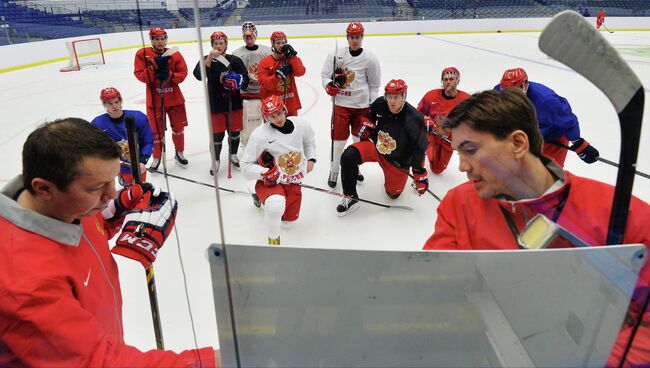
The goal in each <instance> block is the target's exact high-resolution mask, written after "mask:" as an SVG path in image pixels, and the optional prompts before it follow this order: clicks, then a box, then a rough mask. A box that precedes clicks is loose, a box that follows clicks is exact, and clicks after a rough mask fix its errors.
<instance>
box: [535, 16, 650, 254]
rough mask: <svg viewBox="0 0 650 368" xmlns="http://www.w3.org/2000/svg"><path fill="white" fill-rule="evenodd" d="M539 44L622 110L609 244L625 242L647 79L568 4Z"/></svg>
mask: <svg viewBox="0 0 650 368" xmlns="http://www.w3.org/2000/svg"><path fill="white" fill-rule="evenodd" d="M539 48H540V49H541V50H542V51H543V52H545V53H546V54H547V55H549V56H551V57H553V58H554V59H556V60H558V61H560V62H562V63H563V64H565V65H567V66H569V67H571V68H572V69H573V70H575V71H576V72H578V73H579V74H581V75H582V76H584V77H585V78H587V79H588V80H589V81H590V82H592V83H593V84H594V85H596V87H598V88H599V89H600V90H601V91H602V92H603V93H604V94H605V95H606V96H607V98H608V99H609V100H610V101H611V102H612V104H613V105H614V109H615V110H616V112H617V114H618V119H619V124H620V126H621V151H620V158H619V169H618V175H617V179H616V190H615V192H614V202H613V204H612V212H611V216H610V219H609V228H608V232H607V244H609V245H611V244H621V243H622V242H623V235H624V233H625V227H626V224H627V214H628V210H629V206H630V198H631V196H632V185H633V184H634V172H635V168H636V160H637V156H638V153H639V140H640V137H641V123H642V118H643V103H644V91H643V85H642V84H641V81H640V80H639V78H638V77H637V76H636V74H634V72H633V71H632V69H631V68H630V67H629V65H627V63H626V62H625V61H624V60H623V58H621V56H620V55H619V54H618V52H616V50H615V49H614V47H612V45H610V44H609V42H608V41H607V40H606V39H605V37H603V35H602V34H600V32H598V31H597V30H596V29H595V28H594V27H592V26H591V24H589V23H588V22H587V21H586V20H585V19H584V18H583V17H582V16H581V15H580V14H578V13H576V12H574V11H570V10H566V11H563V12H561V13H559V14H558V15H556V16H555V17H554V18H553V20H552V21H551V22H550V23H549V24H548V25H547V26H546V28H545V29H544V31H543V32H542V34H541V35H540V38H539Z"/></svg>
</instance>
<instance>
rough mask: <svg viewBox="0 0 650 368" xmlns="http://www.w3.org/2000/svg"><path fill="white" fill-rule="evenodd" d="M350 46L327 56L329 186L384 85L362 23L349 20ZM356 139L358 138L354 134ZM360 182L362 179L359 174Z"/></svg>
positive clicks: (337, 173)
mask: <svg viewBox="0 0 650 368" xmlns="http://www.w3.org/2000/svg"><path fill="white" fill-rule="evenodd" d="M346 33H347V40H348V46H347V47H340V48H338V49H337V50H336V53H335V54H333V53H330V54H329V55H328V56H327V58H326V59H325V64H324V65H323V70H322V72H321V79H322V83H323V87H324V88H325V91H326V92H327V94H328V95H330V96H332V98H333V99H334V111H333V124H332V125H333V126H332V127H331V128H330V129H331V130H332V131H331V132H330V134H331V139H332V148H331V149H332V152H331V163H330V174H329V179H328V181H327V185H329V186H330V187H331V188H334V187H336V181H337V179H338V175H339V168H340V162H341V154H342V153H343V149H344V148H345V144H346V142H347V140H348V137H349V136H350V132H357V131H359V128H360V127H361V120H360V119H361V117H364V116H366V114H368V111H369V106H370V104H371V103H372V102H373V101H374V100H375V99H377V97H378V90H379V86H380V84H381V69H380V67H379V61H378V60H377V58H376V57H375V55H374V54H372V53H371V52H370V51H368V50H364V49H363V47H362V42H363V34H364V28H363V25H362V24H361V23H358V22H353V23H350V24H349V25H348V27H347V29H346ZM352 140H353V142H355V143H356V142H359V138H357V137H356V136H353V137H352ZM357 180H358V181H363V175H361V174H359V176H358V178H357Z"/></svg>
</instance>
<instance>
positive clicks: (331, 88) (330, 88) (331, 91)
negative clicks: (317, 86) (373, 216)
mask: <svg viewBox="0 0 650 368" xmlns="http://www.w3.org/2000/svg"><path fill="white" fill-rule="evenodd" d="M325 92H327V94H328V95H330V96H332V97H334V96H336V95H338V94H339V92H341V90H340V89H338V88H337V87H336V85H334V82H329V83H327V85H326V86H325Z"/></svg>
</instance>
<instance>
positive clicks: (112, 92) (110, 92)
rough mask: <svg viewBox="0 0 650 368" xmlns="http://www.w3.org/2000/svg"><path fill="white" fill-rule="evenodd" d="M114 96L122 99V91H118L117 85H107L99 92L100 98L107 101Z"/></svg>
mask: <svg viewBox="0 0 650 368" xmlns="http://www.w3.org/2000/svg"><path fill="white" fill-rule="evenodd" d="M114 98H119V99H120V100H121V99H122V95H121V94H120V91H118V90H117V88H115V87H106V88H104V89H103V90H102V92H101V93H100V94H99V99H100V100H102V102H106V101H108V100H112V99H114Z"/></svg>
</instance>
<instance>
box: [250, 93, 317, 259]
mask: <svg viewBox="0 0 650 368" xmlns="http://www.w3.org/2000/svg"><path fill="white" fill-rule="evenodd" d="M262 114H263V116H264V120H265V121H267V122H268V124H263V125H261V126H260V127H258V128H256V129H255V130H254V131H253V133H252V134H251V136H250V139H249V141H248V144H247V145H246V149H245V150H244V156H243V158H242V161H241V166H242V172H243V173H244V177H245V178H247V179H250V180H253V179H254V180H257V182H256V183H255V195H256V196H257V197H258V199H259V202H261V203H262V204H264V223H265V224H266V229H267V232H268V241H269V245H275V246H277V245H279V244H280V228H281V227H285V228H286V227H289V226H291V225H292V224H293V223H294V221H296V220H297V219H298V215H299V214H300V204H301V201H302V191H301V189H302V188H301V187H300V186H298V185H296V184H298V183H300V182H302V179H303V178H304V177H305V175H307V174H308V173H309V172H311V171H312V170H313V169H314V164H315V163H316V141H315V139H314V131H313V130H312V129H311V126H309V123H308V122H307V121H305V120H304V119H302V118H299V117H295V116H292V117H291V120H289V119H287V110H286V109H285V107H284V103H283V102H282V99H281V98H280V97H278V96H275V95H272V96H270V97H267V98H265V99H264V100H263V101H262ZM256 205H258V203H256Z"/></svg>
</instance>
